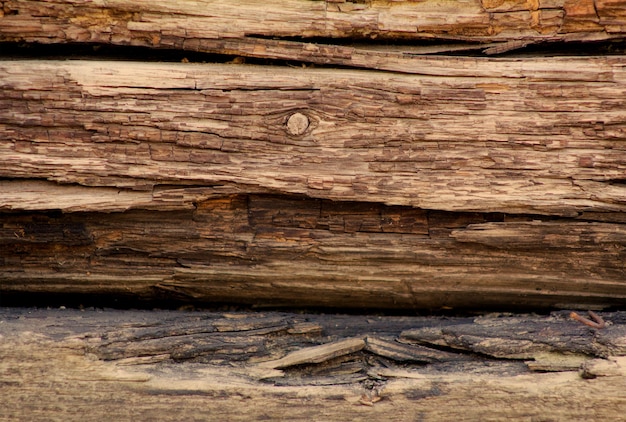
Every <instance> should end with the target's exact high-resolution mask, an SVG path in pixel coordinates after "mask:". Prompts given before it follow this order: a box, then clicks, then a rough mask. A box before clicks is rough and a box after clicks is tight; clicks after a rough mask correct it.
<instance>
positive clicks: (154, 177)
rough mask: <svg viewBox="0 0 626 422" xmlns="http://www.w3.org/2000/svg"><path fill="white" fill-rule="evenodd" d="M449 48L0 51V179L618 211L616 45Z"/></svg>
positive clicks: (512, 209)
mask: <svg viewBox="0 0 626 422" xmlns="http://www.w3.org/2000/svg"><path fill="white" fill-rule="evenodd" d="M438 60H440V62H441V63H442V64H443V63H447V64H448V65H449V67H448V70H446V71H444V73H443V74H441V75H439V76H412V75H389V74H387V73H378V72H359V71H349V70H318V69H282V70H281V72H280V73H276V72H274V71H273V70H272V69H266V68H261V67H250V66H236V65H208V64H203V65H198V64H172V63H129V62H121V63H120V62H87V61H82V62H81V61H79V62H46V61H4V62H2V63H0V72H2V74H3V76H2V77H1V78H0V84H1V86H2V92H1V94H0V102H1V103H2V104H3V105H5V106H6V107H2V109H1V111H0V121H1V122H2V123H1V124H2V134H1V135H0V136H2V143H1V144H0V153H1V154H0V176H2V177H5V178H41V179H48V180H53V181H57V182H62V183H76V184H81V185H91V186H107V187H118V188H131V189H133V190H137V189H148V190H150V189H153V188H154V186H158V185H168V184H169V185H171V184H173V185H197V186H215V185H219V186H222V185H233V184H234V185H236V186H238V187H240V188H242V189H244V190H247V189H249V187H250V186H252V187H253V189H257V190H258V189H263V190H265V191H266V192H281V193H288V194H305V195H308V196H311V197H316V198H325V199H333V200H341V201H368V202H382V203H386V204H389V205H409V206H415V207H420V208H424V209H438V210H448V211H478V212H508V213H538V214H556V215H564V216H577V215H578V214H579V213H581V212H585V211H605V212H606V211H612V212H623V211H624V209H625V205H624V195H625V192H626V189H625V188H624V184H623V180H624V177H625V174H626V167H625V164H624V145H623V142H622V140H621V136H622V135H621V133H622V132H623V126H624V124H625V120H626V115H624V112H623V110H622V103H623V99H622V97H623V92H624V90H625V89H626V86H625V79H624V77H623V70H622V68H623V64H624V58H623V57H621V56H616V57H611V58H599V57H596V58H584V59H571V58H567V59H559V58H553V59H529V60H524V61H517V60H493V61H490V60H486V61H484V63H483V65H484V66H491V67H492V70H490V71H489V73H490V75H486V74H485V75H480V74H478V75H476V70H475V69H472V68H465V67H464V66H465V64H464V63H463V60H460V59H456V58H451V59H449V60H447V59H446V58H441V59H438ZM474 61H475V60H474ZM566 64H567V66H571V67H568V69H571V70H567V69H563V66H565V65H566ZM485 69H486V67H485ZM450 74H463V77H459V76H455V77H452V76H450ZM294 116H300V117H302V116H305V118H306V120H308V126H307V128H306V129H305V131H304V132H303V133H301V134H293V133H290V132H289V131H290V129H289V127H290V126H289V121H290V119H291V118H293V117H294ZM300 117H296V118H300ZM9 189H12V188H9ZM12 190H15V189H14V188H13V189H12ZM55 191H57V192H58V189H55ZM126 195H128V194H126ZM142 195H143V194H139V196H142ZM144 196H145V195H144ZM129 201H130V202H131V203H132V202H133V201H132V200H130V199H129ZM138 201H140V202H141V201H144V202H145V201H146V198H143V199H138ZM20 203H22V202H21V200H20V199H19V198H18V199H17V200H16V201H15V202H14V203H13V204H11V203H10V199H7V200H5V201H4V205H3V206H4V207H5V208H6V207H8V208H14V209H15V208H19V207H20V205H19V204H20Z"/></svg>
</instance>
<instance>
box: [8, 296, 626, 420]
mask: <svg viewBox="0 0 626 422" xmlns="http://www.w3.org/2000/svg"><path fill="white" fill-rule="evenodd" d="M601 316H602V317H604V319H605V320H606V321H607V327H606V328H604V329H601V330H598V329H594V328H591V327H587V326H585V325H583V324H580V323H579V322H577V321H574V320H572V319H570V318H569V317H568V314H567V313H565V312H557V313H553V314H551V315H546V316H537V315H506V314H490V315H483V316H477V317H415V316H413V317H411V316H403V317H400V316H396V317H392V316H372V315H370V316H359V315H352V316H350V315H320V314H288V313H238V312H205V311H184V312H183V311H156V310H155V311H113V310H96V309H86V310H83V311H79V310H73V309H48V310H46V309H15V308H13V309H11V308H2V309H0V338H1V339H2V341H1V342H0V357H1V359H0V394H1V396H2V407H3V410H2V418H3V419H4V420H33V421H36V420H61V419H62V420H83V421H84V420H102V419H115V420H131V419H132V420H148V419H154V418H157V419H159V420H181V419H185V420H188V419H198V418H210V419H212V420H215V419H228V420H261V419H273V420H286V419H288V420H303V419H306V420H310V419H311V418H315V419H319V418H323V419H324V420H372V418H374V419H381V418H382V419H384V420H398V421H400V420H401V421H406V420H451V419H454V420H504V419H514V420H537V419H541V420H543V419H550V420H580V419H586V420H620V419H621V418H622V417H623V414H624V413H623V411H624V408H625V406H626V393H625V392H624V388H623V385H624V380H625V377H626V360H625V355H626V325H625V324H626V315H625V314H624V313H623V312H614V313H601Z"/></svg>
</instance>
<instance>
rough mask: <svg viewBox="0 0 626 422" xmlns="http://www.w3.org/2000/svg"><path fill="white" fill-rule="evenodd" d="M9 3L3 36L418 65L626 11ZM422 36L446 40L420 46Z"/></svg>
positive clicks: (550, 37) (607, 36)
mask: <svg viewBox="0 0 626 422" xmlns="http://www.w3.org/2000/svg"><path fill="white" fill-rule="evenodd" d="M3 6H4V7H3V10H2V11H0V13H1V14H2V15H3V17H2V15H0V19H1V20H0V41H1V40H4V41H18V42H22V41H25V42H29V43H35V42H36V43H44V44H58V43H103V44H114V45H133V46H145V47H150V48H173V49H178V50H187V51H200V52H210V53H219V54H234V55H239V56H242V57H256V58H272V59H276V58H278V59H286V60H295V61H302V62H312V63H319V64H334V65H349V66H356V67H367V68H371V67H372V65H374V67H375V68H381V69H388V70H402V71H408V72H412V71H415V70H414V69H413V70H412V69H411V67H410V66H408V64H410V61H407V60H405V59H406V57H405V56H406V55H407V54H408V55H411V54H424V53H426V54H429V53H437V52H455V51H457V52H458V51H471V50H477V51H485V52H486V53H487V54H497V53H502V52H507V51H511V50H515V49H519V48H522V47H524V46H527V45H529V44H533V43H556V42H568V41H583V42H585V41H597V40H611V39H617V40H620V39H623V37H624V33H625V29H624V28H625V25H624V18H625V17H626V11H625V10H624V8H623V5H622V4H621V2H620V1H615V0H595V1H594V0H551V1H543V0H542V1H539V0H530V1H527V0H469V1H444V2H442V1H438V0H425V1H419V2H415V1H393V2H388V1H377V0H376V1H367V2H365V1H344V0H328V1H308V0H288V1H286V0H280V1H276V0H273V1H259V0H246V1H241V0H240V1H228V0H217V1H207V0H205V1H177V2H176V3H175V4H172V3H171V2H169V1H151V2H141V1H137V0H134V1H132V0H130V1H129V0H116V1H106V2H105V1H95V2H83V1H54V2H52V1H24V0H11V1H4V2H3ZM235 21H236V24H233V22H235ZM416 40H417V41H439V43H435V44H434V45H417V46H415V45H414V43H412V42H411V41H416ZM380 41H382V43H381V45H378V46H377V45H376V43H377V42H380ZM389 41H391V42H392V43H398V44H400V45H399V46H395V48H394V46H390V45H389ZM441 41H446V43H445V44H442V43H441ZM346 44H348V45H346ZM406 44H408V45H406ZM411 44H413V45H411ZM381 47H382V48H381ZM373 58H374V59H375V60H372V59H373Z"/></svg>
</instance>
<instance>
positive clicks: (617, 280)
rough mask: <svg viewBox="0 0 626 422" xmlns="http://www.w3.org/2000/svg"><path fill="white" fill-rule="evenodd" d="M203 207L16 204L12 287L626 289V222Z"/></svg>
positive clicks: (485, 302)
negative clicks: (58, 209) (33, 207)
mask: <svg viewBox="0 0 626 422" xmlns="http://www.w3.org/2000/svg"><path fill="white" fill-rule="evenodd" d="M86 189H87V188H86ZM176 190H180V189H176ZM172 196H173V197H175V195H172ZM180 197H184V195H180ZM195 205H196V208H194V209H184V210H179V211H169V212H166V211H154V210H135V211H128V212H123V213H112V214H106V213H98V212H89V213H85V212H80V213H66V214H43V213H35V212H33V213H17V214H15V213H14V214H4V215H3V216H2V221H1V223H0V248H1V250H2V259H3V261H2V262H1V263H0V274H1V278H2V282H1V283H0V292H3V293H5V294H7V293H19V292H23V293H27V292H56V293H66V294H69V293H82V294H92V295H94V294H105V293H109V294H117V295H119V296H126V295H132V296H134V297H135V298H142V299H147V300H155V299H158V298H160V297H169V298H176V299H179V300H185V301H193V302H198V301H200V302H218V303H219V302H226V303H240V304H247V305H256V306H291V307H293V306H324V307H335V308H339V309H348V308H395V309H410V308H431V309H437V308H440V307H455V308H457V307H462V308H468V307H470V308H479V307H484V306H489V307H500V308H502V307H507V308H508V307H510V306H515V307H522V308H528V307H532V306H537V307H571V306H587V307H593V308H597V307H603V306H611V305H613V306H614V305H620V304H623V303H624V300H625V299H626V285H625V283H624V262H626V250H625V245H626V239H625V237H626V231H625V229H624V227H623V224H622V223H614V222H589V221H578V220H575V219H570V218H561V219H553V218H552V217H549V218H548V219H547V220H545V221H541V219H540V217H539V216H536V215H530V216H524V215H515V216H511V215H503V214H497V213H496V214H489V213H452V212H441V211H432V210H422V209H416V208H410V207H400V206H385V205H382V204H377V203H354V202H332V201H328V200H317V199H311V198H304V197H285V196H268V195H232V196H223V197H220V198H213V199H204V200H202V201H199V202H196V204H195Z"/></svg>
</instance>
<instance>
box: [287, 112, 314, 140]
mask: <svg viewBox="0 0 626 422" xmlns="http://www.w3.org/2000/svg"><path fill="white" fill-rule="evenodd" d="M308 127H309V118H308V117H306V116H305V115H304V114H302V113H294V114H292V115H291V116H289V119H288V120H287V132H289V134H290V135H302V134H303V133H304V132H306V130H307V129H308Z"/></svg>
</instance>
